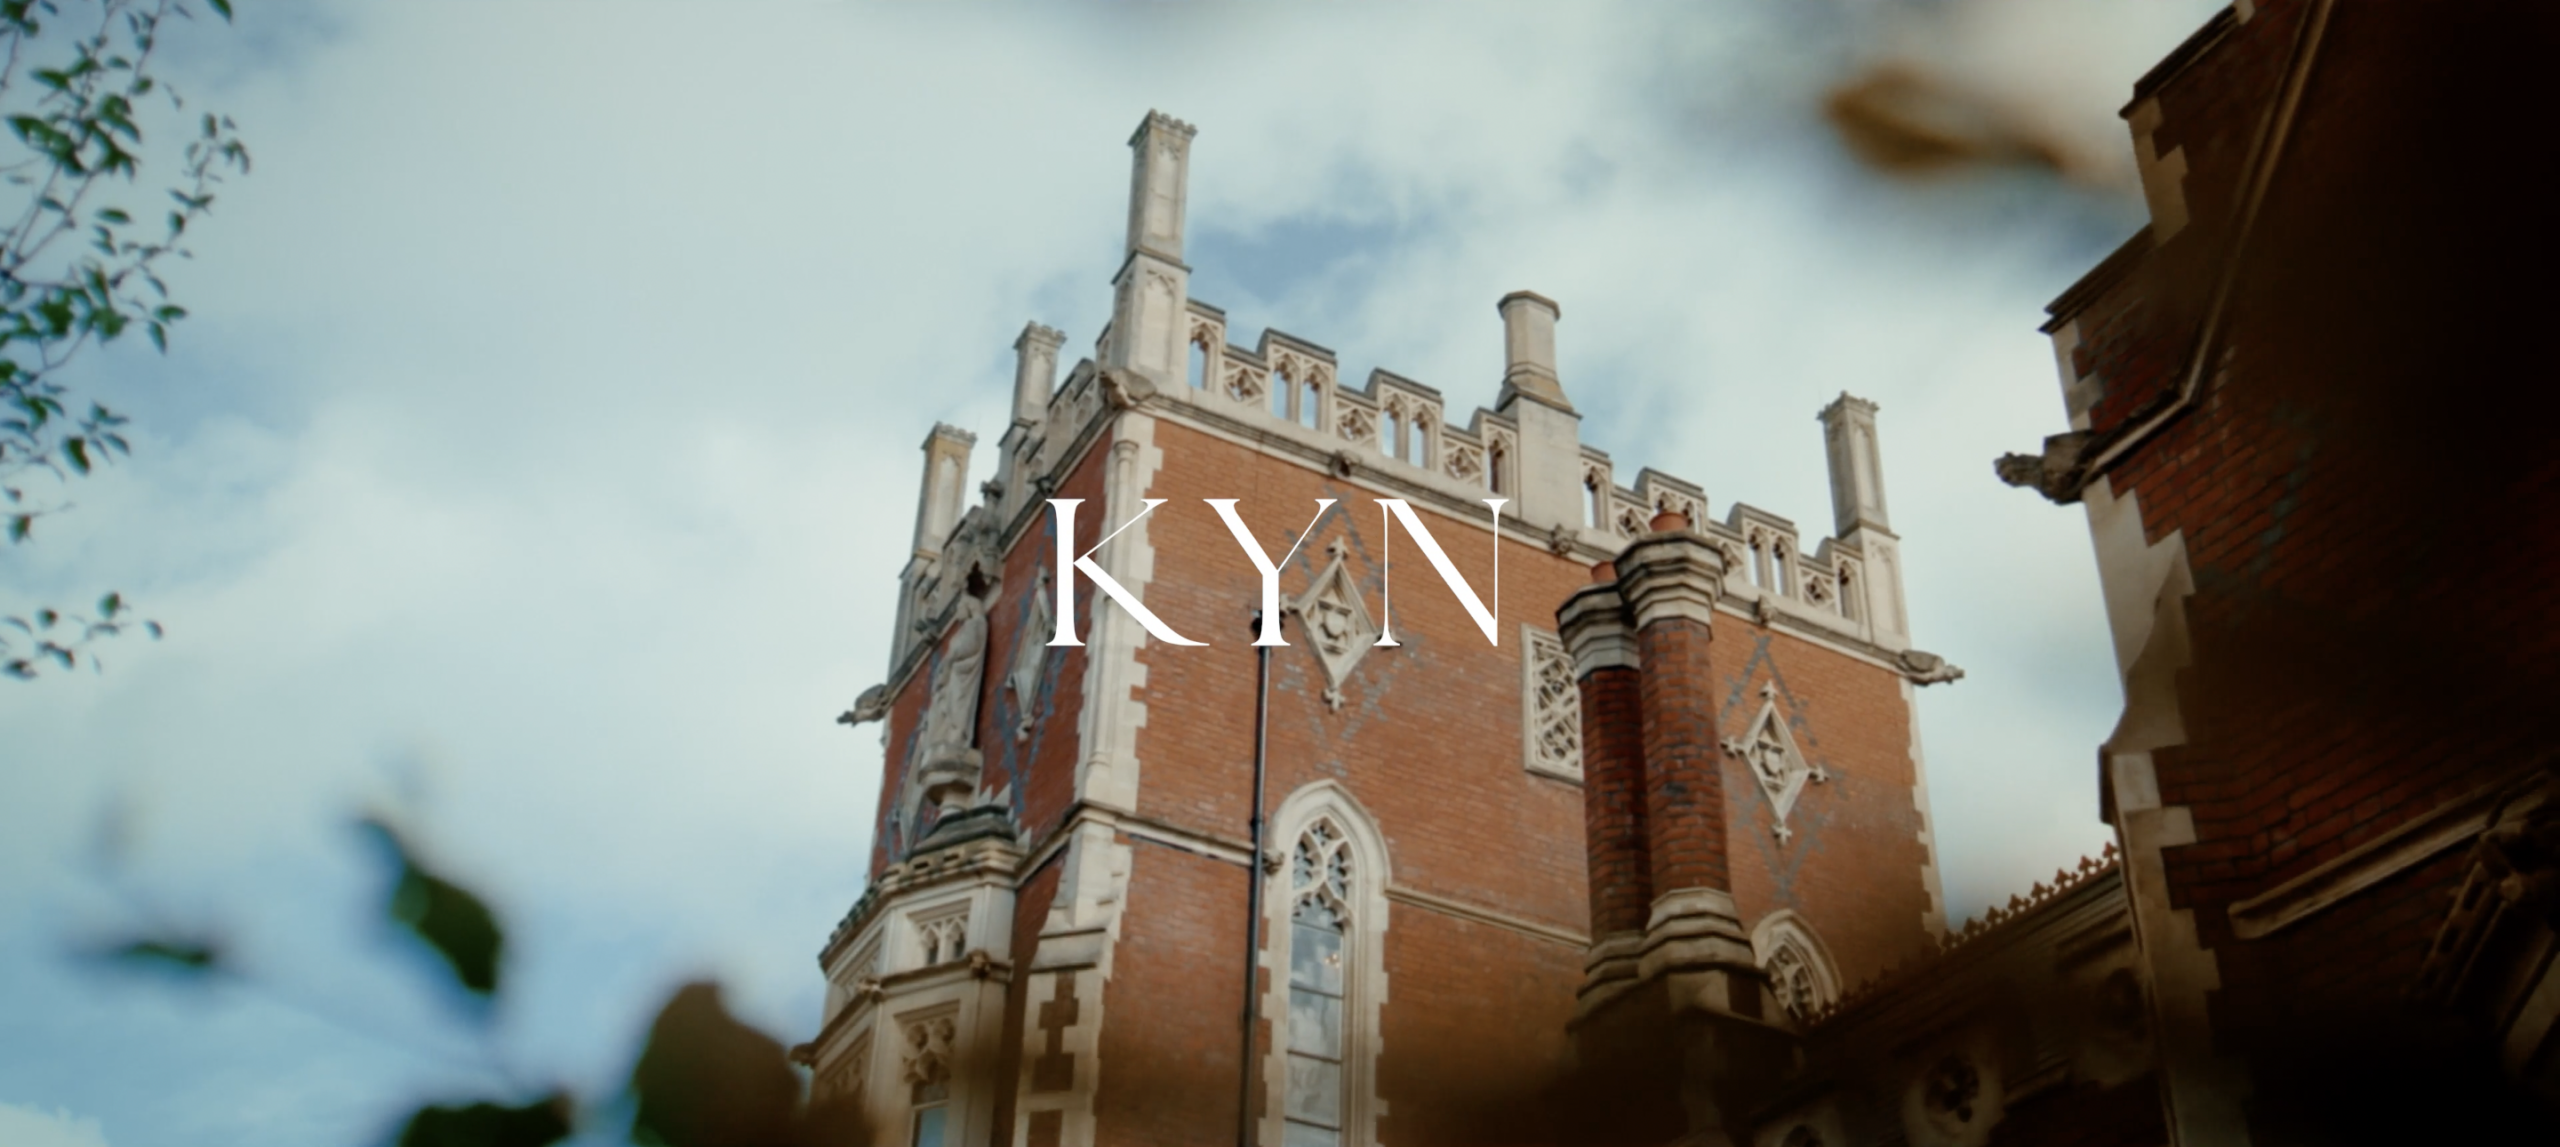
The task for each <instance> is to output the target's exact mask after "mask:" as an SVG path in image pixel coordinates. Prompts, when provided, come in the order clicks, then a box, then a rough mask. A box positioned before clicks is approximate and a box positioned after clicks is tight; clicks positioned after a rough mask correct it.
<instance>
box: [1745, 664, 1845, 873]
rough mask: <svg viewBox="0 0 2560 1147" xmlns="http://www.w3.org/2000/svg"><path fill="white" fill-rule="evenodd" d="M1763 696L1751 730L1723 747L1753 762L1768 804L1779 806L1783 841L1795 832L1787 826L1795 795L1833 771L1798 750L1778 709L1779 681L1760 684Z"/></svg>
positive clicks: (1778, 821)
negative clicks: (1809, 761) (1827, 770)
mask: <svg viewBox="0 0 2560 1147" xmlns="http://www.w3.org/2000/svg"><path fill="white" fill-rule="evenodd" d="M1760 698H1761V701H1760V715H1759V716H1758V717H1757V718H1755V719H1753V720H1752V722H1751V729H1750V731H1749V732H1746V733H1744V734H1743V735H1742V736H1740V737H1727V738H1725V741H1724V751H1725V752H1728V753H1731V754H1733V755H1734V756H1737V757H1740V758H1742V759H1743V760H1745V761H1747V762H1749V763H1750V765H1751V776H1752V779H1754V780H1757V781H1759V782H1760V791H1762V792H1764V793H1767V794H1768V795H1769V805H1770V807H1771V808H1773V809H1775V810H1776V813H1777V815H1776V817H1775V820H1776V822H1777V827H1776V829H1775V831H1776V832H1777V835H1778V841H1779V843H1781V844H1783V843H1785V842H1787V841H1788V840H1790V839H1792V838H1793V837H1794V836H1795V831H1794V830H1793V829H1790V828H1788V827H1787V814H1788V813H1789V812H1790V811H1792V810H1794V808H1795V807H1796V798H1797V797H1800V796H1802V795H1804V788H1805V785H1807V784H1809V783H1816V782H1822V781H1828V780H1830V779H1831V774H1830V773H1828V772H1826V771H1824V770H1823V768H1822V766H1820V765H1816V764H1810V763H1808V762H1806V760H1805V759H1804V754H1803V753H1801V752H1799V751H1797V749H1796V738H1795V734H1794V733H1792V732H1789V731H1788V729H1787V721H1786V718H1785V717H1784V716H1782V715H1780V714H1779V712H1778V686H1777V684H1776V683H1775V682H1770V683H1767V684H1763V685H1762V686H1760Z"/></svg>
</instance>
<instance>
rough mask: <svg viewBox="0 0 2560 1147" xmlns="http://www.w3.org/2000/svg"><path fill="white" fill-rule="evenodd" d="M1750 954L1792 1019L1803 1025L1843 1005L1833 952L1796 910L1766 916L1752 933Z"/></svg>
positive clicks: (1784, 1010) (1779, 1003)
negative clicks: (1830, 1009)
mask: <svg viewBox="0 0 2560 1147" xmlns="http://www.w3.org/2000/svg"><path fill="white" fill-rule="evenodd" d="M1751 951H1752V955H1753V957H1754V958H1755V959H1756V960H1758V961H1759V964H1760V970H1761V971H1762V972H1764V973H1766V974H1767V975H1768V977H1769V991H1770V994H1772V995H1774V996H1776V997H1777V1002H1778V1008H1779V1010H1781V1011H1783V1012H1785V1013H1786V1015H1787V1018H1788V1019H1789V1020H1791V1021H1793V1022H1795V1023H1799V1024H1801V1023H1804V1022H1806V1021H1808V1020H1810V1019H1812V1018H1813V1017H1814V1016H1816V1015H1819V1014H1821V1013H1822V1012H1823V1010H1824V1009H1827V1008H1829V1007H1830V1006H1831V1005H1833V1004H1836V1003H1838V1002H1840V972H1839V970H1838V967H1837V966H1836V965H1834V964H1833V963H1832V962H1831V952H1830V950H1829V949H1828V948H1826V947H1824V946H1823V943H1822V940H1821V938H1819V937H1817V936H1816V935H1814V931H1813V925H1812V924H1811V923H1810V922H1808V921H1806V920H1805V918H1804V917H1802V916H1799V915H1797V914H1796V913H1795V912H1794V911H1792V910H1789V909H1783V908H1782V909H1779V910H1778V911H1776V912H1772V913H1770V914H1769V915H1768V916H1766V917H1763V918H1762V919H1761V921H1760V923H1759V925H1758V926H1757V927H1754V928H1753V929H1752V930H1751Z"/></svg>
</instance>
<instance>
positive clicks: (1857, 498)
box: [1817, 390, 1893, 538]
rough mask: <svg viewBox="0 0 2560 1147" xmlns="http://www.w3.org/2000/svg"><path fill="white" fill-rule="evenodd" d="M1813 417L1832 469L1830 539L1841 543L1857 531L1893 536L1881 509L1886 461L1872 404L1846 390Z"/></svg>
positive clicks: (1889, 523) (1874, 406) (1882, 506)
mask: <svg viewBox="0 0 2560 1147" xmlns="http://www.w3.org/2000/svg"><path fill="white" fill-rule="evenodd" d="M1817 417H1819V418H1820V419H1821V420H1822V439H1823V447H1824V452H1825V454H1826V456H1827V457H1828V460H1829V462H1830V465H1831V516H1832V522H1833V527H1834V528H1833V533H1834V535H1835V536H1838V537H1843V538H1845V537H1848V536H1849V535H1850V534H1852V533H1854V532H1856V531H1858V530H1860V529H1872V530H1882V531H1884V532H1885V533H1888V534H1890V533H1892V532H1893V526H1892V524H1891V522H1890V521H1889V520H1888V519H1887V518H1886V517H1885V509H1884V460H1883V457H1882V455H1880V454H1879V453H1877V450H1876V404H1875V403H1872V402H1869V401H1867V400H1866V399H1863V398H1859V397H1856V396H1854V395H1852V394H1850V393H1849V392H1848V391H1845V390H1844V391H1841V392H1840V397H1838V398H1835V399H1833V400H1831V405H1829V406H1825V407H1823V408H1822V413H1821V414H1820V415H1818V416H1817Z"/></svg>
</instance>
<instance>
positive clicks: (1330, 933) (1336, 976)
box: [1282, 819, 1352, 1147]
mask: <svg viewBox="0 0 2560 1147" xmlns="http://www.w3.org/2000/svg"><path fill="white" fill-rule="evenodd" d="M1351 887H1352V862H1351V848H1350V842H1349V841H1347V840H1345V839H1344V838H1343V835H1342V830H1341V829H1339V828H1337V827H1335V826H1334V823H1333V822H1332V821H1331V820H1329V819H1327V820H1319V821H1317V822H1316V823H1315V824H1313V825H1311V826H1309V827H1308V828H1307V831H1306V832H1304V833H1302V834H1300V835H1299V837H1298V845H1297V848H1296V849H1295V850H1294V852H1293V854H1292V856H1291V862H1290V866H1289V890H1290V897H1291V900H1290V909H1289V1022H1288V1057H1289V1083H1288V1088H1289V1090H1288V1099H1287V1106H1286V1108H1285V1109H1284V1110H1283V1112H1282V1116H1283V1119H1284V1121H1285V1123H1286V1132H1285V1134H1284V1136H1283V1138H1282V1142H1283V1143H1285V1144H1288V1145H1289V1147H1300V1145H1304V1147H1340V1144H1341V1143H1342V1141H1343V1134H1342V1130H1343V1119H1342V1107H1343V1104H1342V1098H1343V1083H1344V1079H1343V1074H1344V1073H1343V1060H1344V1059H1345V1058H1346V1057H1345V1055H1344V1051H1345V1044H1344V1041H1343V1020H1344V1018H1345V1017H1344V1012H1345V1008H1344V1006H1343V1005H1344V997H1345V995H1346V994H1347V993H1346V992H1345V989H1344V977H1343V971H1344V968H1345V966H1346V959H1347V955H1348V951H1347V950H1348V948H1349V946H1350V942H1351V938H1350V931H1351Z"/></svg>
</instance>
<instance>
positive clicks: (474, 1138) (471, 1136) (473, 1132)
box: [399, 1094, 570, 1147]
mask: <svg viewBox="0 0 2560 1147" xmlns="http://www.w3.org/2000/svg"><path fill="white" fill-rule="evenodd" d="M569 1110H570V1107H569V1097H568V1096H566V1095H560V1094H554V1095H552V1096H550V1097H549V1098H547V1099H537V1100H535V1101H533V1102H531V1103H528V1104H525V1105H524V1106H521V1107H504V1106H501V1105H499V1104H495V1103H474V1104H471V1105H470V1106H468V1107H443V1106H437V1107H421V1108H419V1109H418V1110H417V1111H416V1112H414V1113H412V1114H411V1115H410V1116H409V1122H408V1124H407V1125H406V1126H404V1127H402V1128H401V1129H400V1140H399V1147H547V1145H548V1144H552V1143H557V1142H559V1141H561V1140H563V1139H566V1138H568V1137H569Z"/></svg>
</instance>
